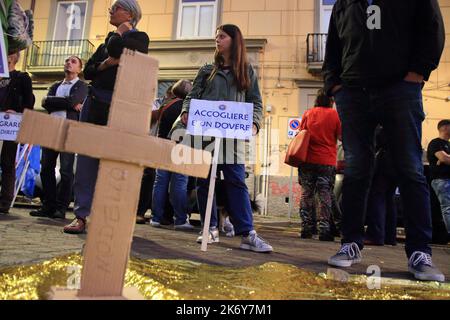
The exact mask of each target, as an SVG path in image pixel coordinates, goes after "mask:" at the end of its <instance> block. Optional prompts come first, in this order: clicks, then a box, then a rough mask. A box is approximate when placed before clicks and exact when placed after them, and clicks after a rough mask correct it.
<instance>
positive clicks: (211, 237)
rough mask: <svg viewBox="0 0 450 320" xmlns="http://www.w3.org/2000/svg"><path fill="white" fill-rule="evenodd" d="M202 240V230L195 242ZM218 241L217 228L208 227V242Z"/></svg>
mask: <svg viewBox="0 0 450 320" xmlns="http://www.w3.org/2000/svg"><path fill="white" fill-rule="evenodd" d="M202 242H203V231H201V232H200V236H199V237H198V238H197V243H202ZM218 242H219V229H217V228H215V229H210V230H209V237H208V244H212V243H218Z"/></svg>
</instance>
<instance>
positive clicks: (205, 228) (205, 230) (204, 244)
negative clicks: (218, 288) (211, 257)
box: [201, 138, 221, 252]
mask: <svg viewBox="0 0 450 320" xmlns="http://www.w3.org/2000/svg"><path fill="white" fill-rule="evenodd" d="M220 141H221V138H216V140H215V146H214V158H213V165H212V169H211V177H210V179H209V192H208V203H207V205H206V212H205V221H203V233H202V236H203V237H202V247H201V250H202V251H203V252H206V251H208V239H209V229H210V224H211V215H212V205H213V201H214V190H215V188H216V179H217V165H218V162H219V154H220Z"/></svg>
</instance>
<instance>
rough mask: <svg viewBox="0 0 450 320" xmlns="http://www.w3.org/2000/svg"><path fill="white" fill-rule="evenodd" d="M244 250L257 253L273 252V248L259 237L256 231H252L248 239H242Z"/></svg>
mask: <svg viewBox="0 0 450 320" xmlns="http://www.w3.org/2000/svg"><path fill="white" fill-rule="evenodd" d="M240 248H241V249H242V250H251V251H255V252H261V253H262V252H272V251H273V248H272V246H271V245H270V244H268V243H267V242H266V241H265V240H264V239H263V238H261V237H260V236H258V234H257V233H256V231H255V230H253V231H250V233H249V234H248V237H242V241H241V246H240Z"/></svg>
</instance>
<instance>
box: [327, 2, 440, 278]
mask: <svg viewBox="0 0 450 320" xmlns="http://www.w3.org/2000/svg"><path fill="white" fill-rule="evenodd" d="M444 38H445V32H444V23H443V20H442V15H441V12H440V9H439V4H438V1H437V0H395V1H392V0H338V1H337V2H336V4H335V5H334V8H333V12H332V16H331V21H330V29H329V33H328V41H327V49H326V55H325V62H324V66H323V73H324V78H325V87H326V90H327V92H328V94H330V95H334V97H335V101H336V104H337V108H338V112H339V116H340V118H341V121H342V129H343V143H344V149H345V158H346V169H345V173H344V174H345V180H344V185H343V221H342V232H343V239H342V247H341V249H340V251H339V252H338V253H337V254H336V255H335V256H333V257H331V258H330V259H329V261H328V263H329V264H331V265H333V266H338V267H349V266H351V265H352V264H354V263H358V262H360V261H361V253H360V250H362V249H363V242H364V217H365V213H366V205H367V195H368V191H369V184H370V178H371V175H372V171H373V166H374V131H375V128H376V126H377V125H378V124H381V125H382V126H383V127H384V129H385V130H386V134H387V136H388V137H389V139H388V145H387V148H388V149H389V151H390V152H391V154H392V157H393V162H394V166H395V169H396V170H397V172H398V175H399V187H400V192H401V194H402V197H403V199H404V203H405V218H406V235H407V237H406V248H405V249H406V254H407V256H408V258H409V271H410V272H411V273H412V274H414V276H415V277H416V278H417V279H419V280H432V281H444V275H443V274H442V273H441V272H440V271H439V270H437V269H436V268H435V267H434V266H433V263H432V260H431V247H430V245H429V244H430V243H431V234H432V225H431V212H430V194H429V189H428V185H427V182H426V179H425V176H424V174H423V165H422V146H421V138H422V122H423V120H424V118H425V114H424V111H423V104H422V92H421V91H422V87H423V84H424V81H427V80H428V79H429V77H430V74H431V72H432V71H433V70H434V69H436V68H437V66H438V64H439V60H440V57H441V55H442V51H443V48H444V40H445V39H444Z"/></svg>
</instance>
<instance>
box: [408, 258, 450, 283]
mask: <svg viewBox="0 0 450 320" xmlns="http://www.w3.org/2000/svg"><path fill="white" fill-rule="evenodd" d="M408 270H409V272H411V273H412V274H413V275H414V278H416V279H417V280H421V281H438V282H444V281H445V276H444V274H443V273H442V272H441V271H439V270H438V269H437V268H436V267H435V266H434V265H433V261H432V260H431V255H429V254H428V253H425V252H420V251H416V252H414V253H413V254H412V256H411V258H409V263H408Z"/></svg>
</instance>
